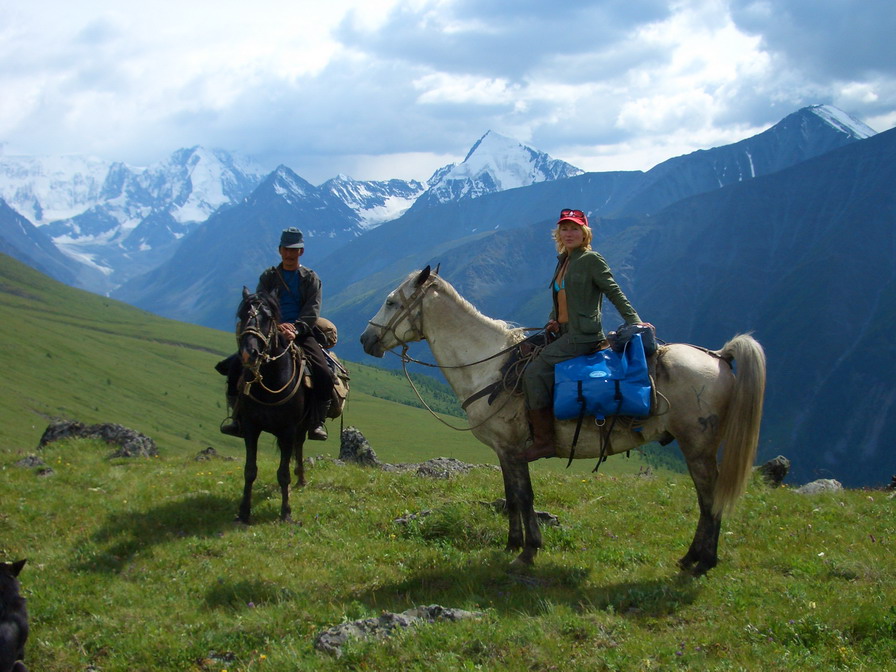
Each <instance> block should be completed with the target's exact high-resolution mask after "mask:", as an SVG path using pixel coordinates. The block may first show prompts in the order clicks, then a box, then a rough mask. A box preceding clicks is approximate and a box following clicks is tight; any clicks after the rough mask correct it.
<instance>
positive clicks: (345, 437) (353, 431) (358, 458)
mask: <svg viewBox="0 0 896 672" xmlns="http://www.w3.org/2000/svg"><path fill="white" fill-rule="evenodd" d="M339 459H340V460H342V461H343V462H353V463H355V464H360V465H363V466H365V467H376V466H379V464H380V461H379V460H378V459H377V457H376V453H375V452H373V448H371V446H370V443H368V442H367V439H365V438H364V435H363V434H362V433H361V432H360V430H358V428H357V427H347V428H346V429H344V430H342V442H341V444H340V446H339Z"/></svg>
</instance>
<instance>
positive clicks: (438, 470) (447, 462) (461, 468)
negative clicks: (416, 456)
mask: <svg viewBox="0 0 896 672" xmlns="http://www.w3.org/2000/svg"><path fill="white" fill-rule="evenodd" d="M472 468H473V465H472V464H467V463H466V462H461V461H460V460H455V459H454V458H453V457H436V458H433V459H431V460H427V461H426V462H423V463H422V464H419V465H417V475H418V476H424V477H429V478H451V477H452V476H453V475H455V474H466V473H467V472H468V471H470V469H472Z"/></svg>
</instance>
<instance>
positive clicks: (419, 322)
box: [367, 277, 519, 432]
mask: <svg viewBox="0 0 896 672" xmlns="http://www.w3.org/2000/svg"><path fill="white" fill-rule="evenodd" d="M435 281H436V279H435V277H430V278H428V279H427V280H426V281H424V282H422V283H421V284H419V285H417V287H415V288H414V291H413V293H412V294H411V295H410V296H407V295H405V293H404V291H403V290H402V288H401V287H399V288H398V289H397V290H395V293H396V294H397V295H398V299H399V300H400V308H399V310H398V311H396V312H395V314H394V315H392V317H391V318H390V319H389V322H388V323H387V324H377V323H376V322H374V321H373V320H369V321H368V322H367V323H368V324H369V325H370V326H373V327H376V328H377V329H381V330H382V334H383V335H385V334H386V333H389V332H392V335H393V336H394V337H395V340H396V341H398V343H399V344H400V345H401V346H402V349H401V354H400V355H398V354H397V353H394V352H393V351H392V350H391V349H390V350H389V352H392V353H393V354H395V355H396V356H397V357H399V358H400V359H401V367H402V370H403V371H404V375H405V378H407V381H408V383H410V385H411V388H412V389H413V390H414V393H415V394H416V395H417V399H418V400H419V401H420V403H422V404H423V406H424V408H426V410H427V411H429V413H430V415H432V416H433V417H434V418H435V419H436V420H438V421H439V422H441V423H442V424H443V425H445V426H447V427H450V428H451V429H453V430H456V431H459V432H469V431H471V430H473V429H476V428H477V427H480V426H481V425H484V424H485V423H486V422H488V421H489V420H491V416H489V417H486V418H484V419H483V420H482V422H479V423H478V424H476V425H473V426H471V427H455V426H454V425H452V424H450V423H448V422H445V420H443V419H442V418H440V417H439V416H438V415H437V414H436V413H435V411H433V410H432V409H431V408H430V407H429V404H427V403H426V401H425V400H424V399H423V397H422V396H421V395H420V392H419V390H418V389H417V386H416V385H415V384H414V381H413V379H412V378H411V375H410V373H409V372H408V368H407V367H408V364H409V363H411V362H413V363H415V364H420V365H422V366H428V367H431V368H437V369H465V368H468V367H470V366H475V365H477V364H483V363H485V362H488V361H490V360H492V359H496V358H498V357H501V356H502V355H505V354H507V353H508V352H510V351H511V350H513V349H514V348H516V347H518V345H519V344H518V343H514V344H513V345H510V346H508V347H507V348H504V349H503V350H500V351H499V352H496V353H494V354H493V355H489V356H488V357H484V358H482V359H479V360H476V361H475V362H469V363H467V364H458V365H454V366H448V365H441V364H429V363H427V362H421V361H420V360H418V359H414V358H413V357H411V356H410V355H408V348H409V347H410V345H409V344H408V343H407V341H405V340H404V339H402V338H400V337H399V336H398V333H397V332H396V331H395V326H396V325H397V324H398V323H399V322H400V321H401V320H403V319H405V318H407V319H408V323H409V324H410V326H411V329H415V330H416V332H417V333H419V334H420V338H421V340H426V339H425V336H424V335H423V311H422V310H421V311H419V312H418V313H417V315H416V316H415V315H414V313H412V312H411V311H412V310H413V309H414V308H416V307H417V305H418V304H420V303H422V301H423V297H424V295H425V294H426V290H427V289H429V288H430V287H431V286H432V285H433V284H435ZM500 382H503V381H499V383H500ZM497 384H498V383H496V384H495V385H497ZM487 389H489V391H490V389H491V386H490V388H487ZM517 390H518V384H517V385H515V386H514V387H513V388H512V389H509V390H507V389H505V391H507V392H510V394H509V395H507V397H506V398H505V400H504V402H503V403H502V404H501V406H499V407H498V408H496V409H495V412H494V413H493V414H492V415H497V414H498V413H499V412H500V411H501V410H502V409H503V407H504V406H505V405H506V404H507V402H508V401H510V397H511V395H512V394H514V393H516V392H517ZM479 396H480V394H479V393H477V394H476V395H474V397H475V398H479ZM474 397H471V398H470V399H469V400H468V402H469V401H472V400H473V398H474ZM467 405H468V404H467V403H465V404H464V405H463V408H464V409H465V410H466V406H467Z"/></svg>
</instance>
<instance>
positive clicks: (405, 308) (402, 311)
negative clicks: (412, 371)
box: [367, 278, 435, 352]
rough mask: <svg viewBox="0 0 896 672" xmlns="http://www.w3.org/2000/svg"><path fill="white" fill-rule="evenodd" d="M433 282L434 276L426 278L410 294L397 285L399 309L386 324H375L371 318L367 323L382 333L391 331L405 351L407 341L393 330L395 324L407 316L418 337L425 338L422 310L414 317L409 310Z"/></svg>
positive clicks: (417, 302) (421, 300)
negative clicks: (406, 293) (407, 294)
mask: <svg viewBox="0 0 896 672" xmlns="http://www.w3.org/2000/svg"><path fill="white" fill-rule="evenodd" d="M433 284H435V278H428V279H427V280H426V281H424V282H422V283H421V284H419V285H417V286H416V287H415V288H414V291H413V293H412V294H411V295H410V296H406V295H405V293H404V290H402V288H401V287H399V288H398V289H396V290H395V293H396V294H398V298H399V310H397V311H396V312H395V314H394V315H392V317H391V318H390V319H389V322H388V323H387V324H377V323H376V322H374V321H373V320H369V321H368V322H367V324H369V325H371V326H373V327H376V328H377V329H382V330H383V335H385V334H387V333H389V332H390V331H391V332H392V335H393V336H394V337H395V340H396V341H398V342H399V343H400V344H401V345H402V346H403V347H404V351H405V352H407V349H408V343H407V341H405V340H404V339H401V338H399V336H398V333H397V332H396V331H395V325H397V324H398V323H399V322H401V321H402V320H403V319H404V318H405V317H407V318H408V323H409V324H410V326H411V329H414V330H416V331H417V333H419V334H420V337H421V338H423V339H424V340H425V337H424V336H423V311H422V310H421V311H420V312H419V313H417V314H416V317H415V315H414V313H412V312H411V311H412V310H413V309H414V308H416V307H417V306H418V305H419V304H421V303H422V302H423V296H424V295H425V294H426V290H427V289H429V288H430V287H432V285H433Z"/></svg>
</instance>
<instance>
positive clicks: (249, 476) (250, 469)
mask: <svg viewBox="0 0 896 672" xmlns="http://www.w3.org/2000/svg"><path fill="white" fill-rule="evenodd" d="M259 434H260V432H259V431H258V430H256V429H255V428H254V427H248V426H246V424H244V425H243V436H244V442H245V444H246V464H245V466H244V467H243V499H242V501H241V502H240V511H239V514H238V515H237V520H238V521H239V522H241V523H243V524H245V525H248V524H249V511H250V509H251V508H252V484H253V483H254V482H255V479H256V477H257V476H258V463H257V457H258V435H259Z"/></svg>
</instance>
